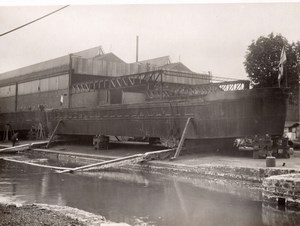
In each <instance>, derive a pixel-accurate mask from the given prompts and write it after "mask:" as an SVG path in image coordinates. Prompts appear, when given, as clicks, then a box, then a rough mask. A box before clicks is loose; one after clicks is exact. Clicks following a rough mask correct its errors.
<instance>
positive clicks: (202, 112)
mask: <svg viewBox="0 0 300 226" xmlns="http://www.w3.org/2000/svg"><path fill="white" fill-rule="evenodd" d="M49 116H50V118H49V121H51V122H52V124H56V122H57V121H58V120H60V119H62V120H63V122H64V123H63V124H62V126H60V128H59V130H58V134H70V135H72V134H76V135H95V134H103V135H114V136H133V137H141V136H148V137H160V138H170V137H175V138H179V137H180V136H181V134H182V131H183V129H184V126H185V124H186V121H187V119H188V118H192V121H191V124H190V126H189V128H188V130H187V136H186V138H187V139H218V138H236V137H244V136H251V135H255V134H261V135H263V134H266V133H268V134H270V135H272V136H276V135H281V134H282V133H283V130H284V122H285V117H286V96H285V94H284V92H283V91H282V90H281V89H276V88H270V89H252V90H243V91H232V92H216V93H211V94H208V95H207V96H206V97H204V98H202V99H201V98H198V99H193V100H181V101H171V102H156V103H143V104H131V105H115V106H107V107H101V108H95V109H89V110H86V109H69V110H60V111H53V112H51V113H50V114H49Z"/></svg>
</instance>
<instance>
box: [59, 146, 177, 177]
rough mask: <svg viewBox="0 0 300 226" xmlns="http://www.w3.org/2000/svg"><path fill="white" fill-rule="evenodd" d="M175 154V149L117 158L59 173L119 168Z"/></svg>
mask: <svg viewBox="0 0 300 226" xmlns="http://www.w3.org/2000/svg"><path fill="white" fill-rule="evenodd" d="M173 152H174V149H166V150H159V151H150V152H146V153H145V154H135V155H130V156H126V157H121V158H117V159H113V160H108V161H101V162H98V163H93V164H90V165H86V166H80V167H77V168H73V169H69V170H63V171H58V173H73V172H75V171H79V170H88V169H91V168H93V167H99V166H107V165H109V164H111V167H112V166H114V164H115V163H117V164H118V166H119V165H120V162H125V161H127V160H132V159H137V162H146V161H151V160H159V159H166V158H169V157H170V154H172V153H173Z"/></svg>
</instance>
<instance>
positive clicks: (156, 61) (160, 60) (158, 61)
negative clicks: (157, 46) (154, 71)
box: [138, 56, 171, 67]
mask: <svg viewBox="0 0 300 226" xmlns="http://www.w3.org/2000/svg"><path fill="white" fill-rule="evenodd" d="M170 62H171V61H170V57H169V56H163V57H157V58H152V59H148V60H142V61H139V62H138V63H141V64H151V65H154V66H157V67H161V66H163V65H166V64H169V63H170Z"/></svg>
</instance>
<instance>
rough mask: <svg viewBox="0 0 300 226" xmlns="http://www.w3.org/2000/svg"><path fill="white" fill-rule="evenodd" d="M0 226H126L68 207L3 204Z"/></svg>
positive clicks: (0, 208) (125, 225)
mask: <svg viewBox="0 0 300 226" xmlns="http://www.w3.org/2000/svg"><path fill="white" fill-rule="evenodd" d="M0 225H30V226H39V225H49V226H50V225H51V226H59V225H74V226H101V225H103V226H104V225H114V226H128V224H126V223H115V222H111V221H108V220H106V219H105V217H103V216H101V215H96V214H93V213H90V212H86V211H83V210H79V209H77V208H72V207H68V206H57V205H48V204H40V203H33V204H19V203H3V202H0Z"/></svg>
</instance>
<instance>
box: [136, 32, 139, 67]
mask: <svg viewBox="0 0 300 226" xmlns="http://www.w3.org/2000/svg"><path fill="white" fill-rule="evenodd" d="M135 61H136V62H139V36H136V60H135Z"/></svg>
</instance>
